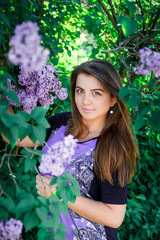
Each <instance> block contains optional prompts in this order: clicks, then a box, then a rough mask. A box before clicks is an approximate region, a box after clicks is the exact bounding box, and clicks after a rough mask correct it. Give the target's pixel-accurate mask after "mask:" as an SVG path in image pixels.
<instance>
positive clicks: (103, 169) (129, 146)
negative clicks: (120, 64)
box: [66, 59, 139, 187]
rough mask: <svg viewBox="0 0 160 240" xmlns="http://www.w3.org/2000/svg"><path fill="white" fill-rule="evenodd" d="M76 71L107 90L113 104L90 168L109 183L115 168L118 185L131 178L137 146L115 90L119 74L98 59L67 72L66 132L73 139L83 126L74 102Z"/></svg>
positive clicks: (118, 84)
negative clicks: (68, 113) (68, 105)
mask: <svg viewBox="0 0 160 240" xmlns="http://www.w3.org/2000/svg"><path fill="white" fill-rule="evenodd" d="M80 73H85V74H88V75H92V76H94V77H96V78H97V80H98V81H99V82H100V84H101V85H102V86H103V87H104V88H105V89H106V90H107V91H109V92H110V94H111V96H112V97H115V98H116V99H117V103H116V104H115V105H114V107H112V110H113V114H110V113H108V114H107V115H106V121H105V125H104V128H103V130H102V132H101V135H100V137H99V138H98V140H97V144H96V149H95V154H94V170H95V173H96V175H97V176H98V177H99V178H100V179H101V180H102V181H104V180H105V179H107V180H108V181H109V182H110V183H111V184H113V173H114V172H116V171H118V181H119V185H120V186H121V187H123V186H125V185H126V184H127V183H128V181H131V179H132V177H133V175H134V171H135V167H136V158H137V156H139V153H138V147H137V144H136V142H135V139H134V137H133V135H132V131H131V121H130V119H129V112H128V108H127V106H126V105H125V104H124V101H123V99H121V100H119V90H120V88H121V87H122V83H121V79H120V76H119V74H118V72H117V70H116V69H115V67H114V66H113V65H112V64H111V63H109V62H107V61H105V60H102V59H93V60H91V61H87V62H85V63H82V64H81V65H79V66H77V67H76V68H75V69H74V70H73V72H72V74H71V104H72V119H71V120H70V121H69V123H68V125H69V128H68V130H67V133H66V134H72V135H74V136H75V137H76V138H78V137H80V136H81V135H82V133H83V129H84V127H85V126H84V125H83V123H82V118H81V115H80V113H79V111H78V109H77V106H76V103H75V87H76V80H77V76H78V75H79V74H80Z"/></svg>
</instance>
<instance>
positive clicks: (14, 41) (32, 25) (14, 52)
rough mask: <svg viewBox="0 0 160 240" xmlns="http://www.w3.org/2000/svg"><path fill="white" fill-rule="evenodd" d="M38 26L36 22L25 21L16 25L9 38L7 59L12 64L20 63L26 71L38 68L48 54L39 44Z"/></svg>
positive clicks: (44, 62) (45, 60)
mask: <svg viewBox="0 0 160 240" xmlns="http://www.w3.org/2000/svg"><path fill="white" fill-rule="evenodd" d="M38 31H39V26H38V24H37V23H36V22H31V21H28V22H25V23H22V24H21V25H17V26H16V28H15V30H14V34H15V35H13V36H12V37H11V39H10V46H11V48H10V51H9V53H8V60H9V61H10V62H11V63H13V64H14V65H21V66H22V68H23V69H24V71H25V72H26V73H28V72H32V71H35V70H40V69H41V68H42V67H43V66H44V65H45V64H46V62H47V59H48V56H49V54H50V52H49V50H48V49H45V48H44V47H43V46H41V36H40V35H39V33H38Z"/></svg>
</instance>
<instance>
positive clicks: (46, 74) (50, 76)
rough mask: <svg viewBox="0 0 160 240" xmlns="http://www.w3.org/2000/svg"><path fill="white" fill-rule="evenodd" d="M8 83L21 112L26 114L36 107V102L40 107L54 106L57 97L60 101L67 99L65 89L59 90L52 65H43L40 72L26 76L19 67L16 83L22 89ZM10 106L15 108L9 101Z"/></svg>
mask: <svg viewBox="0 0 160 240" xmlns="http://www.w3.org/2000/svg"><path fill="white" fill-rule="evenodd" d="M8 81H9V85H10V88H11V89H12V90H14V91H15V92H16V93H17V95H18V97H19V101H20V104H21V106H22V110H23V111H26V112H28V113H30V112H31V111H32V110H33V109H34V108H35V107H36V106H37V104H38V102H39V103H40V104H41V105H42V106H49V105H52V104H54V100H55V99H56V98H57V97H59V99H61V100H65V99H66V98H67V97H68V94H67V89H66V88H61V82H60V81H59V75H58V72H57V71H56V70H55V67H54V66H53V64H48V65H45V66H43V68H42V69H41V70H39V71H33V72H29V73H28V74H27V75H26V74H25V71H24V70H23V68H22V67H21V68H20V74H19V75H18V83H19V84H20V85H21V86H23V87H24V88H17V87H16V86H15V85H14V84H13V82H12V81H11V80H10V79H8ZM53 94H54V95H53ZM9 101H10V100H9ZM10 104H11V105H14V106H16V104H15V103H14V102H13V101H10Z"/></svg>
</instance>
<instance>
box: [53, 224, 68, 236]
mask: <svg viewBox="0 0 160 240" xmlns="http://www.w3.org/2000/svg"><path fill="white" fill-rule="evenodd" d="M66 231H67V229H66V228H65V226H64V225H63V224H62V223H60V224H59V228H58V230H57V232H56V233H55V235H54V239H55V240H65V239H66V238H65V233H66Z"/></svg>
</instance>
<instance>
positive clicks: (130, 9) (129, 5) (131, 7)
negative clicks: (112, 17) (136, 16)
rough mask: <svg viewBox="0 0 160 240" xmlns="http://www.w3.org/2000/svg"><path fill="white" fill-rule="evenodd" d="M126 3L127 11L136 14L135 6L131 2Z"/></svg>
mask: <svg viewBox="0 0 160 240" xmlns="http://www.w3.org/2000/svg"><path fill="white" fill-rule="evenodd" d="M125 2H126V6H127V8H128V9H129V11H131V12H132V13H135V12H136V6H135V4H134V3H133V2H129V1H127V0H126V1H125Z"/></svg>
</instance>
